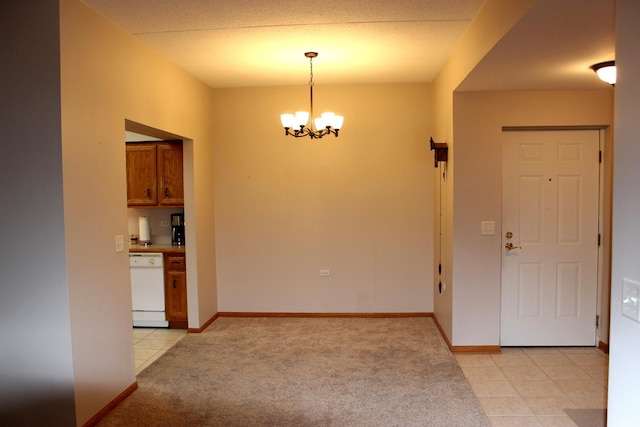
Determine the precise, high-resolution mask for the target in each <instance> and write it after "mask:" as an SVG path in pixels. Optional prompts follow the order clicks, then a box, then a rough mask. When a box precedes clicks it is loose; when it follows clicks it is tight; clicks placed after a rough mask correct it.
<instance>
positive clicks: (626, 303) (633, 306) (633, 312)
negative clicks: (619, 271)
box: [622, 279, 640, 323]
mask: <svg viewBox="0 0 640 427" xmlns="http://www.w3.org/2000/svg"><path fill="white" fill-rule="evenodd" d="M622 315H623V316H626V317H628V318H629V319H632V320H634V321H636V322H638V323H640V283H636V282H634V281H633V280H629V279H622Z"/></svg>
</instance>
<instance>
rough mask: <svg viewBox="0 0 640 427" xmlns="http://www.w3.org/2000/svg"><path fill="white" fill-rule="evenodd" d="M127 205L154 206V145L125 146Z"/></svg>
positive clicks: (155, 186) (155, 182)
mask: <svg viewBox="0 0 640 427" xmlns="http://www.w3.org/2000/svg"><path fill="white" fill-rule="evenodd" d="M126 151H127V204H128V205H130V206H155V205H157V204H158V199H157V191H156V189H157V182H158V180H157V176H156V146H155V144H127V149H126Z"/></svg>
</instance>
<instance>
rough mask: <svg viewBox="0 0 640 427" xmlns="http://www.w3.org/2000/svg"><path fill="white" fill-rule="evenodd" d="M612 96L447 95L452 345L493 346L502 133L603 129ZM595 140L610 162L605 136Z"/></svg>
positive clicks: (602, 93) (496, 338) (601, 93)
mask: <svg viewBox="0 0 640 427" xmlns="http://www.w3.org/2000/svg"><path fill="white" fill-rule="evenodd" d="M612 96H613V91H612V90H611V89H610V88H608V87H606V86H605V87H604V90H598V91H564V92H561V91H556V92H543V91H536V92H469V93H456V94H455V96H454V118H455V123H454V134H455V136H456V156H455V163H456V176H455V184H454V188H455V193H454V194H453V199H454V200H453V206H454V212H453V280H454V281H455V286H454V287H453V289H452V292H453V301H454V304H453V335H452V336H453V339H452V343H453V345H460V346H472V345H499V343H500V341H499V338H500V274H501V257H502V247H501V235H500V230H501V188H502V151H501V150H502V145H501V141H502V139H501V132H502V127H503V126H506V127H508V126H604V127H610V126H611V124H612V108H611V107H612ZM603 134H604V136H605V137H607V138H608V139H607V140H606V141H605V147H604V148H605V154H606V156H607V158H610V156H611V152H612V150H611V140H610V132H604V133H603ZM609 173H610V170H608V171H607V174H609ZM608 183H609V184H610V182H608ZM607 194H610V193H607ZM605 214H606V217H607V218H608V213H605ZM482 221H495V222H496V230H497V233H496V235H495V236H481V235H480V223H481V222H482ZM604 285H605V286H606V287H607V288H608V284H606V283H605V284H604ZM603 297H604V298H605V301H604V302H605V305H606V303H607V302H608V300H607V299H606V298H607V296H606V295H604V296H603ZM602 309H603V307H600V310H602ZM605 310H606V307H605ZM605 314H608V311H606V313H605ZM605 317H608V316H605ZM603 338H604V339H603V341H604V342H606V341H607V339H606V336H605V337H603Z"/></svg>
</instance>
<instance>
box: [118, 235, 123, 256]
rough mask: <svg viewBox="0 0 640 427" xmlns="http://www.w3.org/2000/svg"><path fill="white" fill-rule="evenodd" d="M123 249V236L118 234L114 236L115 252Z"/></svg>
mask: <svg viewBox="0 0 640 427" xmlns="http://www.w3.org/2000/svg"><path fill="white" fill-rule="evenodd" d="M122 251H124V236H123V235H122V234H118V235H117V236H116V253H118V252H122Z"/></svg>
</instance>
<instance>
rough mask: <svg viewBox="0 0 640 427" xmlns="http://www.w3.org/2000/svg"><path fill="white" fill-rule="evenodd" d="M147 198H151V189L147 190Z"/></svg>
mask: <svg viewBox="0 0 640 427" xmlns="http://www.w3.org/2000/svg"><path fill="white" fill-rule="evenodd" d="M147 197H148V198H151V189H150V188H147Z"/></svg>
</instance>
